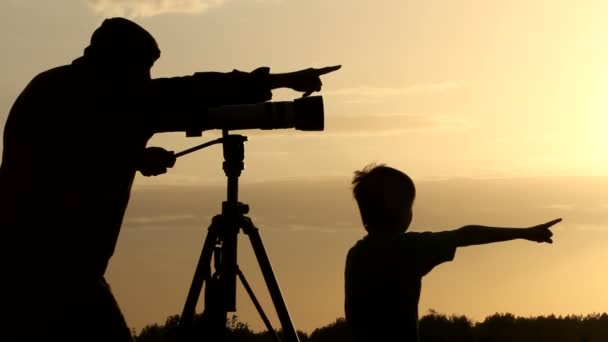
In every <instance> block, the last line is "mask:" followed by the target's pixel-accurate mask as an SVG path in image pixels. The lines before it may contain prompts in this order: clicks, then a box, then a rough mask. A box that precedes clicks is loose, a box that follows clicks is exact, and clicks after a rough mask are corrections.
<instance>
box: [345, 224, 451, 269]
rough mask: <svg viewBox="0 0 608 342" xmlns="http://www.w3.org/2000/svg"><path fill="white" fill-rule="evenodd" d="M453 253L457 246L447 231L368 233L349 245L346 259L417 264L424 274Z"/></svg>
mask: <svg viewBox="0 0 608 342" xmlns="http://www.w3.org/2000/svg"><path fill="white" fill-rule="evenodd" d="M455 253H456V246H455V244H454V243H453V237H452V235H451V234H450V232H449V231H444V232H428V231H425V232H405V233H398V234H390V235H389V234H368V235H366V236H365V237H363V238H362V239H361V240H359V241H357V242H356V243H355V244H354V245H353V246H352V247H351V248H350V250H349V252H348V256H347V258H348V259H353V261H355V260H359V262H361V261H363V260H364V259H371V260H385V261H388V260H393V261H395V262H399V263H406V264H416V265H418V264H419V266H420V267H414V268H415V269H420V272H421V273H422V274H426V273H427V272H429V271H430V270H431V269H432V268H433V267H434V266H436V265H438V264H440V263H443V262H446V261H451V260H453V258H454V256H455ZM371 260H368V261H371ZM355 263H357V262H355Z"/></svg>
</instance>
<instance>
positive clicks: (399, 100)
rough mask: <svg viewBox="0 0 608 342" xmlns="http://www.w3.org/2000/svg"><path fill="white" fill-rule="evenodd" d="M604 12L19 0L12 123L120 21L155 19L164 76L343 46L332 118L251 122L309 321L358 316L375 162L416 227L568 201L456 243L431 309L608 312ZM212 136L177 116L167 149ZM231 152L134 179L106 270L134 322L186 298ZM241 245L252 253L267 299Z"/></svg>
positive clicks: (570, 6)
mask: <svg viewBox="0 0 608 342" xmlns="http://www.w3.org/2000/svg"><path fill="white" fill-rule="evenodd" d="M607 11H608V3H606V2H604V1H599V0H598V1H592V0H581V1H566V0H525V1H524V0H512V1H498V0H461V1H452V0H427V1H410V0H407V1H403V0H378V1H361V0H348V1H346V0H309V1H295V0H186V1H161V0H157V1H135V0H88V1H87V0H78V1H74V0H58V1H43V0H35V1H34V0H32V1H26V0H4V1H2V2H1V3H0V23H1V24H0V25H1V29H0V44H1V46H2V63H1V64H0V75H2V77H0V126H1V127H2V128H3V127H4V122H5V120H6V116H7V114H8V112H9V110H10V107H11V105H12V103H13V101H14V100H15V98H16V97H17V95H18V94H19V92H20V91H21V90H22V89H23V87H24V86H25V85H26V84H27V82H29V80H30V79H31V78H32V77H33V76H35V75H36V74H37V73H38V72H41V71H43V70H45V69H47V68H50V67H54V66H58V65H61V64H66V63H70V62H71V61H72V60H73V59H75V58H77V57H78V56H80V55H81V54H82V52H83V49H84V48H85V47H86V46H87V45H88V41H89V38H90V35H91V33H92V32H93V30H94V29H95V28H96V27H98V26H99V25H100V23H101V22H102V21H103V19H104V18H107V17H113V16H125V17H129V18H131V19H132V20H134V21H136V22H137V23H139V24H140V25H141V26H143V27H144V28H146V29H147V30H148V31H150V32H151V33H152V34H153V35H154V36H155V38H156V39H157V41H158V43H159V45H160V48H161V50H162V56H161V58H160V59H159V60H158V61H157V63H156V65H155V66H154V68H153V70H152V74H153V77H164V76H174V75H175V76H177V75H187V74H191V73H194V72H196V71H203V70H210V71H230V70H232V69H239V70H247V71H248V70H253V69H254V68H256V67H259V66H269V67H271V70H272V71H274V72H286V71H292V70H296V69H301V68H307V67H322V66H327V65H335V64H341V65H342V69H341V70H339V71H337V72H335V73H332V74H329V75H326V76H324V77H323V82H324V87H323V90H322V92H321V95H322V96H323V99H324V102H325V131H323V132H299V131H295V130H274V131H263V132H262V131H253V130H252V131H243V132H241V133H242V134H245V135H247V136H248V137H249V141H248V142H247V143H246V145H245V150H246V159H245V163H246V169H245V171H244V173H243V175H242V177H241V185H242V187H241V191H240V198H241V200H242V201H243V202H246V203H248V204H250V206H251V215H250V216H251V217H252V218H253V220H254V221H255V223H256V224H257V225H258V226H259V227H260V229H261V234H262V239H263V240H264V243H265V247H266V250H267V252H268V254H269V256H270V259H271V262H272V264H273V267H274V271H275V274H276V276H277V278H278V280H279V283H280V285H281V288H282V291H283V295H284V297H285V300H286V302H287V305H288V308H289V311H290V314H291V316H292V319H293V320H294V323H295V326H296V327H297V328H298V329H301V330H304V331H306V332H311V331H312V330H313V329H315V328H318V327H321V326H323V325H326V324H328V323H330V322H332V321H333V320H335V319H336V318H337V317H341V316H342V315H343V311H342V310H343V293H342V290H343V267H344V258H345V255H346V251H347V250H348V248H349V247H350V246H351V245H352V244H353V243H354V242H355V241H356V240H357V239H359V238H361V237H362V236H363V235H364V231H363V229H362V227H361V224H360V220H359V216H358V212H357V208H356V205H355V202H354V200H353V199H352V196H351V194H350V184H349V182H350V179H351V177H352V173H353V171H354V170H356V169H360V168H362V167H363V166H365V165H366V164H368V163H371V162H381V163H387V164H388V165H391V166H394V167H397V168H399V169H401V170H403V171H405V172H407V173H408V174H409V175H410V176H411V177H412V178H413V179H414V181H415V182H416V183H417V186H418V198H417V200H416V204H415V207H414V215H415V217H414V221H413V223H412V226H411V230H417V231H421V230H432V231H438V230H444V229H451V228H458V227H460V226H462V225H465V224H485V225H495V226H517V227H519V226H529V225H533V224H537V223H542V222H545V221H548V220H550V219H553V218H557V217H563V218H564V221H563V222H562V223H560V224H559V225H557V226H556V227H555V228H554V233H555V237H554V241H555V242H554V244H553V245H537V244H532V243H527V242H523V241H516V242H510V243H504V244H500V245H493V246H482V247H470V248H467V249H461V250H459V251H458V252H457V255H456V258H455V260H454V261H453V262H451V263H447V264H444V265H441V266H439V267H438V268H436V269H435V270H434V271H433V272H432V273H431V274H430V275H429V276H427V277H425V279H424V280H423V291H422V297H421V301H420V312H421V313H426V312H428V310H429V309H431V308H432V309H435V310H437V311H438V312H442V313H446V314H452V313H454V314H465V315H467V316H469V317H471V318H473V319H477V320H479V319H483V318H484V317H485V316H486V315H489V314H492V313H495V312H511V313H514V314H516V315H538V314H549V313H555V314H564V315H565V314H571V313H573V314H587V313H593V312H605V311H607V310H608V292H606V290H605V289H606V288H608V275H607V273H606V266H607V265H608V249H607V248H606V247H607V246H608V177H606V176H607V175H608V154H607V153H606V147H607V146H608V134H606V133H605V131H606V129H607V128H608V21H606V20H605V13H607ZM297 96H299V94H297V93H293V92H290V91H277V92H275V96H274V100H281V101H286V100H291V99H294V98H295V97H297ZM83 115H86V113H83ZM217 136H218V133H217V132H212V131H208V132H205V133H204V134H203V137H200V138H186V137H185V135H184V134H182V133H171V134H162V135H158V136H156V137H154V138H153V139H152V140H151V141H150V145H156V146H163V147H165V148H167V149H170V150H174V151H180V150H182V149H185V148H187V147H191V146H193V145H197V144H200V143H202V142H204V141H207V140H210V139H214V138H216V137H217ZM74 143H75V144H77V143H78V142H76V141H75V142H74ZM0 146H1V145H0ZM221 162H222V154H221V150H220V148H219V147H211V148H209V149H206V150H203V151H199V152H196V153H194V154H191V155H188V156H185V157H183V158H180V159H178V161H177V164H176V166H175V167H174V168H173V169H172V170H170V172H169V173H168V174H166V175H162V176H159V177H154V178H144V177H143V176H141V175H139V176H138V178H137V179H136V184H135V187H134V191H133V195H132V198H131V203H130V206H129V209H128V212H127V216H126V218H125V222H124V225H123V230H122V232H121V236H120V240H119V243H118V246H117V251H116V254H115V256H114V257H113V259H112V261H111V264H110V268H109V271H108V274H107V278H108V280H109V282H110V283H111V285H112V287H113V289H114V293H115V295H116V297H117V299H118V301H119V303H120V305H121V308H122V310H123V312H124V314H125V316H126V319H127V321H128V322H129V324H130V325H131V326H132V327H133V328H134V329H136V330H137V331H139V330H140V329H141V328H143V327H144V326H145V325H146V324H151V323H156V322H158V323H163V322H164V320H165V318H166V317H167V316H169V315H173V314H177V313H180V312H181V310H182V306H183V303H184V301H185V298H186V293H187V291H188V288H189V286H190V281H191V278H192V275H193V273H194V267H195V265H196V262H197V260H198V256H199V253H200V249H201V247H202V243H203V241H204V238H205V232H206V227H207V225H208V224H209V222H210V219H211V217H212V216H213V215H215V214H217V213H219V211H220V205H221V201H222V200H224V197H225V177H224V173H223V171H222V168H221ZM91 181H92V182H93V181H95V180H93V179H92V180H91ZM240 241H241V245H240V247H241V249H240V252H239V263H240V266H241V269H242V270H243V272H244V273H245V276H247V278H248V279H249V280H250V282H251V283H252V286H253V287H254V291H255V292H256V294H259V296H260V297H261V299H262V302H263V305H264V306H265V308H266V311H268V312H272V306H271V305H270V302H269V300H268V298H267V297H268V296H267V294H266V292H267V291H266V290H265V287H264V285H263V283H262V282H261V277H260V274H259V273H260V272H259V269H258V268H257V267H256V265H255V260H254V258H253V254H252V253H251V248H249V247H250V246H249V243H248V241H247V240H246V239H245V238H244V237H242V238H241V240H240ZM237 304H238V311H237V312H236V314H237V315H238V316H239V318H240V319H241V320H242V321H245V322H247V323H248V324H250V326H251V327H253V328H254V329H255V330H260V329H262V328H263V325H262V322H261V320H260V319H259V318H258V315H257V313H256V312H255V310H254V309H253V306H252V305H251V304H250V301H249V299H248V298H247V297H246V295H245V293H244V292H243V291H241V292H239V297H238V299H237ZM271 317H272V319H273V322H275V321H276V320H275V318H274V315H271ZM275 325H277V326H278V323H275Z"/></svg>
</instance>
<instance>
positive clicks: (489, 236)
mask: <svg viewBox="0 0 608 342" xmlns="http://www.w3.org/2000/svg"><path fill="white" fill-rule="evenodd" d="M561 220H562V219H561V218H559V219H555V220H552V221H549V222H546V223H542V224H539V225H536V226H532V227H527V228H507V227H486V226H477V225H469V226H464V227H462V228H459V229H456V230H453V231H452V232H451V233H452V234H453V239H454V244H455V245H456V247H465V246H471V245H483V244H487V243H493V242H501V241H509V240H516V239H525V240H529V241H535V242H539V243H541V242H546V243H553V240H552V239H551V236H553V233H552V232H551V230H550V229H549V228H551V226H553V225H555V224H556V223H558V222H561Z"/></svg>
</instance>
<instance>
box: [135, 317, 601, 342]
mask: <svg viewBox="0 0 608 342" xmlns="http://www.w3.org/2000/svg"><path fill="white" fill-rule="evenodd" d="M201 320H202V317H201V316H197V317H195V320H194V324H195V325H196V326H199V327H200V326H203V325H201V323H200V322H201ZM178 325H179V316H177V315H175V316H170V317H169V318H167V320H166V322H165V324H164V325H158V324H152V325H148V326H146V327H145V328H144V329H142V331H141V332H140V333H139V335H137V336H136V341H137V342H173V341H176V336H177V332H178ZM419 327H420V341H421V342H448V341H449V342H507V341H508V342H512V341H518V342H562V341H563V342H606V341H608V314H606V313H602V314H589V315H586V316H580V315H568V316H555V315H549V316H537V317H517V316H514V315H513V314H510V313H495V314H493V315H491V316H488V317H486V318H485V319H484V320H483V321H481V322H473V321H471V320H470V319H469V318H467V317H466V316H457V315H451V316H447V315H444V314H440V313H437V312H435V311H433V310H431V311H430V312H429V314H427V315H425V316H423V317H421V318H420V321H419ZM199 333H200V331H199ZM277 333H278V335H279V337H281V331H278V332H277ZM298 336H299V338H300V341H301V342H329V341H331V342H349V341H352V336H351V335H350V330H349V329H348V325H347V323H346V320H345V319H344V318H338V319H336V320H335V321H334V322H332V323H330V324H328V325H326V326H324V327H321V328H318V329H315V330H314V331H313V332H312V333H311V334H310V336H309V335H307V334H306V333H304V332H301V331H298ZM199 340H203V339H199ZM226 342H274V338H273V336H272V335H271V334H270V333H269V332H257V333H256V332H253V331H252V330H251V329H250V328H249V326H248V325H247V323H244V322H241V321H239V320H238V317H237V316H236V315H233V316H232V317H229V318H228V319H227V321H226Z"/></svg>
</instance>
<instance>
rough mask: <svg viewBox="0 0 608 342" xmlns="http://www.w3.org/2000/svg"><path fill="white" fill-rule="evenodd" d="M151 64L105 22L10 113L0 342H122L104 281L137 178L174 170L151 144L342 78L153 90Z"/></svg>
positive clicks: (124, 33)
mask: <svg viewBox="0 0 608 342" xmlns="http://www.w3.org/2000/svg"><path fill="white" fill-rule="evenodd" d="M159 56H160V50H159V48H158V46H157V44H156V41H155V40H154V38H153V37H152V36H151V35H150V34H149V33H148V32H147V31H146V30H145V29H143V28H142V27H140V26H139V25H137V24H135V23H134V22H132V21H129V20H127V19H123V18H111V19H107V20H105V21H104V22H103V23H102V25H101V26H100V27H99V28H98V29H97V30H95V32H94V33H93V35H92V37H91V41H90V45H89V46H88V47H86V49H85V50H84V54H83V56H81V57H79V58H77V59H75V60H74V61H73V62H72V63H71V64H69V65H64V66H59V67H56V68H53V69H51V70H47V71H44V72H42V73H40V74H39V75H37V76H36V77H35V78H34V79H33V80H32V81H31V82H30V83H29V84H28V85H27V87H26V88H25V89H24V90H23V92H22V93H21V94H20V95H19V97H18V98H17V99H16V101H15V103H14V105H13V107H12V108H11V111H10V113H9V116H8V119H7V122H6V126H5V130H4V150H3V155H2V164H1V166H0V204H1V205H0V228H1V234H2V242H3V246H2V248H1V249H2V255H1V261H0V266H1V267H0V272H2V273H3V277H2V279H3V280H2V284H3V286H2V287H3V289H2V291H1V294H0V302H1V303H2V305H1V306H0V310H2V313H3V317H2V319H1V320H0V321H2V323H3V326H2V329H0V334H4V335H3V336H2V337H0V338H2V339H3V340H6V341H13V340H17V341H19V340H27V341H29V340H33V339H34V338H44V339H45V340H55V339H53V338H56V340H61V341H70V340H86V341H97V340H99V341H131V340H132V337H131V333H130V331H129V329H128V327H127V324H126V323H125V320H124V318H123V316H122V314H121V312H120V310H119V308H118V305H117V304H116V302H115V300H114V298H113V296H112V293H111V291H110V288H109V286H108V284H107V283H106V281H105V280H104V273H105V271H106V268H107V265H108V261H109V260H110V257H111V256H112V254H113V252H114V247H115V245H116V242H117V239H118V235H119V231H120V227H121V223H122V220H123V216H124V214H125V210H126V208H127V204H128V200H129V193H130V190H131V184H132V182H133V179H134V177H135V174H136V171H138V170H139V171H140V172H141V173H142V174H143V175H146V176H151V175H158V174H162V173H164V172H166V170H167V168H168V167H171V166H172V165H173V163H174V162H175V158H174V156H173V154H172V153H170V152H167V151H165V150H164V149H162V148H158V147H146V144H147V141H148V139H150V138H151V137H152V135H153V134H155V133H159V132H170V131H187V130H189V129H192V128H196V127H201V125H203V124H204V120H205V118H204V109H205V108H206V107H209V106H217V105H225V104H241V103H254V102H262V101H267V100H269V99H270V98H271V96H272V93H271V91H272V89H275V88H280V87H286V88H291V89H294V90H296V91H300V92H305V93H307V94H309V93H311V92H314V91H318V90H320V88H321V80H320V75H322V74H324V73H327V72H331V71H334V70H337V69H338V68H339V66H336V67H327V68H322V69H313V68H310V69H305V70H300V71H296V72H291V73H284V74H270V73H269V69H268V68H259V69H256V70H254V71H253V72H250V73H249V72H241V71H237V70H234V71H232V72H228V73H221V72H201V73H195V74H193V75H191V76H184V77H172V78H159V79H151V77H150V69H151V67H152V66H153V64H154V62H155V61H156V60H157V59H158V58H159ZM6 334H8V336H9V338H8V339H4V337H6Z"/></svg>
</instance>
